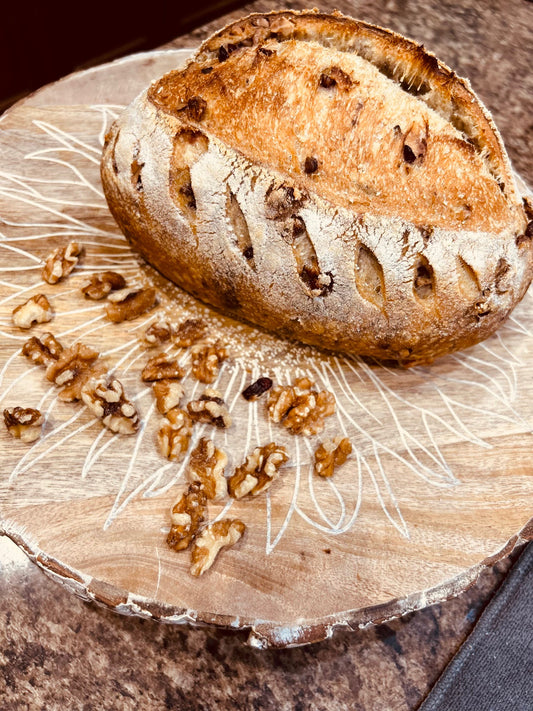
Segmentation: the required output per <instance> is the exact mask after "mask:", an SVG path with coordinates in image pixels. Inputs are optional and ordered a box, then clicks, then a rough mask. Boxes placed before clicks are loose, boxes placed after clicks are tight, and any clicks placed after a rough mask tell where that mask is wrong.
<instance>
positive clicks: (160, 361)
mask: <svg viewBox="0 0 533 711" xmlns="http://www.w3.org/2000/svg"><path fill="white" fill-rule="evenodd" d="M184 374H185V373H184V370H183V368H181V366H180V365H179V364H178V360H177V358H173V357H172V356H169V355H168V354H167V353H157V354H156V355H154V356H152V357H151V358H150V359H149V360H148V362H147V363H146V365H145V366H144V368H143V371H142V373H141V378H142V379H143V380H144V382H153V381H155V380H168V379H177V380H179V379H181V378H183V376H184Z"/></svg>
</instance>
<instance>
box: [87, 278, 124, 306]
mask: <svg viewBox="0 0 533 711" xmlns="http://www.w3.org/2000/svg"><path fill="white" fill-rule="evenodd" d="M125 286H126V280H125V279H124V277H123V276H122V274H119V273H118V272H109V271H106V272H99V273H98V274H93V275H92V277H91V279H90V281H88V282H87V284H85V285H84V286H82V288H81V293H82V294H83V295H84V296H85V298H86V299H92V300H93V301H100V299H104V298H105V297H106V296H107V295H108V294H110V293H111V292H112V291H115V290H116V289H124V288H125Z"/></svg>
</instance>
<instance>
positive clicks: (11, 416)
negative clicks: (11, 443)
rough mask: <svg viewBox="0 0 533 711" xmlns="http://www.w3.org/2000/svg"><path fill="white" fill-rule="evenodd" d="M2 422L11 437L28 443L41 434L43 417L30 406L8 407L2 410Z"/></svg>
mask: <svg viewBox="0 0 533 711" xmlns="http://www.w3.org/2000/svg"><path fill="white" fill-rule="evenodd" d="M4 422H5V424H6V427H7V431H8V432H9V434H10V435H11V436H12V437H16V438H17V439H20V440H22V441H23V442H26V443H27V444H28V443H29V442H35V440H36V439H39V437H40V436H41V430H42V426H43V422H44V418H43V416H42V414H41V413H40V412H39V410H34V409H33V408H32V407H8V408H6V409H5V410H4Z"/></svg>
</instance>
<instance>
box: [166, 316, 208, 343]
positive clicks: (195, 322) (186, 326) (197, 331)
mask: <svg viewBox="0 0 533 711" xmlns="http://www.w3.org/2000/svg"><path fill="white" fill-rule="evenodd" d="M206 332H207V323H206V322H205V321H202V320H201V319H199V318H189V319H187V320H186V321H183V323H180V325H179V326H178V328H177V329H176V334H175V337H174V343H175V344H176V345H177V346H179V347H180V348H188V347H189V346H192V345H193V344H194V343H197V342H198V341H199V340H200V339H202V338H203V337H204V336H205V334H206Z"/></svg>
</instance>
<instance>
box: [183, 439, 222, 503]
mask: <svg viewBox="0 0 533 711" xmlns="http://www.w3.org/2000/svg"><path fill="white" fill-rule="evenodd" d="M227 462H228V458H227V456H226V454H225V453H224V452H223V451H222V450H221V449H217V448H216V447H215V445H214V443H213V442H212V441H211V440H210V439H206V438H205V437H202V439H201V440H200V441H199V442H198V444H197V445H196V447H195V448H194V449H193V450H192V452H191V456H190V458H189V464H188V468H187V473H186V476H187V480H188V481H190V482H191V483H193V482H195V481H199V482H200V483H201V484H203V487H204V489H205V493H206V496H207V498H208V499H215V500H216V499H222V498H223V497H224V496H226V494H227V493H228V484H227V481H226V477H225V476H224V469H225V467H226V464H227Z"/></svg>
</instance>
